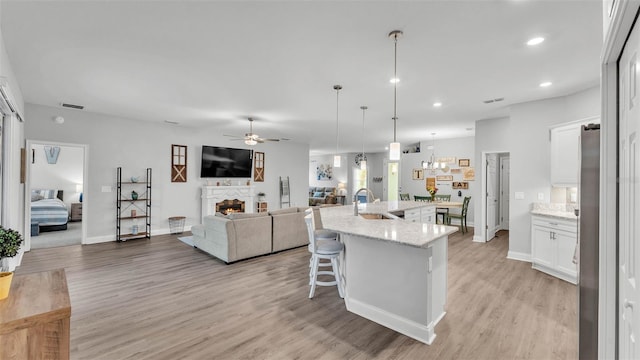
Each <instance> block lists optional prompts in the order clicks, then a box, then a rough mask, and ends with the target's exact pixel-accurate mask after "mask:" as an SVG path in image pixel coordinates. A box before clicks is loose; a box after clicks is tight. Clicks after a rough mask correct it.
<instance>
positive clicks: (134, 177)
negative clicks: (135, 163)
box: [131, 176, 140, 183]
mask: <svg viewBox="0 0 640 360" xmlns="http://www.w3.org/2000/svg"><path fill="white" fill-rule="evenodd" d="M139 179H140V177H138V176H132V177H131V182H132V183H137V182H138V180H139Z"/></svg>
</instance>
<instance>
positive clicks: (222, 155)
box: [200, 145, 253, 178]
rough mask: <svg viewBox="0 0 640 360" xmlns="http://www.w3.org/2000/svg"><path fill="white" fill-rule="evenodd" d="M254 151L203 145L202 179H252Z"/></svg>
mask: <svg viewBox="0 0 640 360" xmlns="http://www.w3.org/2000/svg"><path fill="white" fill-rule="evenodd" d="M252 155H253V151H252V150H247V149H232V148H224V147H216V146H207V145H202V163H201V166H200V177H203V178H250V177H251V162H252V161H251V160H252V158H253V156H252Z"/></svg>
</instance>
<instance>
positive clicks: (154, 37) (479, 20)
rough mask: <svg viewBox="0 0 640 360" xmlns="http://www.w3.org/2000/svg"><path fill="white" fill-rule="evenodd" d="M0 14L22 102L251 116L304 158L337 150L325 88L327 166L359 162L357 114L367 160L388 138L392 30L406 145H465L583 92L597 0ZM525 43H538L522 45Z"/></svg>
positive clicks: (36, 7)
mask: <svg viewBox="0 0 640 360" xmlns="http://www.w3.org/2000/svg"><path fill="white" fill-rule="evenodd" d="M1 15H2V19H1V21H2V31H3V37H4V39H5V42H6V46H7V51H8V53H9V57H10V59H11V62H12V66H13V70H14V72H15V73H16V76H17V78H18V81H19V83H20V85H21V90H22V92H23V95H24V98H25V101H26V102H30V103H36V104H43V105H50V106H60V103H62V102H67V103H73V104H81V105H84V106H85V111H91V112H99V113H106V114H113V115H117V116H121V117H126V118H131V119H139V120H145V121H159V122H162V121H166V120H168V121H176V122H179V125H176V126H188V127H202V128H203V129H204V130H203V131H212V132H220V133H230V134H243V133H245V132H247V131H248V121H247V120H246V119H247V117H248V116H253V117H255V118H257V120H256V121H255V123H254V131H255V132H256V133H258V134H260V135H261V136H263V137H271V138H272V137H285V138H290V139H292V141H297V142H304V143H309V144H310V148H311V153H312V154H322V153H332V152H334V151H335V148H336V142H335V116H336V93H335V91H334V90H333V85H334V84H341V85H342V86H343V90H342V91H341V92H340V142H339V143H340V145H339V151H340V152H357V151H360V150H361V149H362V130H361V124H362V111H361V110H360V106H361V105H367V106H368V107H369V110H368V111H367V114H366V134H367V140H366V142H365V149H366V151H368V152H371V151H382V150H383V149H384V146H385V145H386V144H388V143H389V142H390V141H391V140H392V136H393V130H392V129H393V125H392V121H391V117H392V116H393V84H391V83H389V79H390V78H391V77H392V75H393V41H392V40H391V39H389V38H388V37H387V34H388V33H389V32H390V31H391V30H394V29H400V30H403V31H404V37H402V38H401V39H400V40H399V41H398V77H399V78H400V79H401V82H400V83H399V85H398V118H399V120H398V140H399V141H400V142H401V143H404V144H409V143H416V142H419V141H420V140H430V139H431V135H430V134H431V133H432V132H435V133H437V135H436V138H448V137H460V136H470V135H473V130H466V129H467V128H474V127H475V121H476V120H481V119H487V118H493V117H498V116H504V115H507V114H508V105H510V104H514V103H519V102H524V101H531V100H537V99H542V98H549V97H555V96H562V95H566V94H570V93H573V92H576V91H579V90H582V89H586V88H589V87H591V86H594V85H596V84H597V83H598V81H599V54H600V47H601V43H602V41H601V39H602V25H601V24H602V3H601V1H597V0H593V1H527V0H518V1H516V0H512V1H423V2H419V1H413V2H409V1H407V2H404V1H284V2H274V1H236V2H231V1H228V2H227V1H209V2H206V1H189V2H184V1H182V2H179V1H162V2H151V1H139V2H132V1H117V2H106V1H104V2H103V1H43V2H37V1H6V0H4V1H3V2H2V13H1ZM533 36H544V37H545V38H546V41H545V42H544V43H542V44H541V45H539V46H537V47H528V46H526V45H525V42H526V41H527V40H528V39H529V38H531V37H533ZM542 81H552V82H553V85H552V86H551V87H548V88H541V87H539V86H538V84H540V83H541V82H542ZM499 97H505V100H504V101H503V102H500V103H494V104H490V105H486V104H484V103H483V100H486V99H493V98H499ZM435 101H441V102H442V103H443V106H442V107H441V108H434V107H433V106H432V104H433V103H434V102H435ZM231 144H234V143H230V145H231ZM235 144H237V143H235ZM258 146H260V145H258Z"/></svg>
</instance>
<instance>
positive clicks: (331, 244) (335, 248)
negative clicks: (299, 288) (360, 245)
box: [304, 213, 344, 299]
mask: <svg viewBox="0 0 640 360" xmlns="http://www.w3.org/2000/svg"><path fill="white" fill-rule="evenodd" d="M304 221H305V223H306V224H307V233H308V234H309V251H310V252H311V269H310V270H309V285H310V286H311V289H310V290H309V299H311V298H313V295H314V294H315V292H316V286H333V285H336V286H337V287H338V294H340V297H341V298H344V290H343V289H342V281H341V278H340V262H339V261H340V260H339V257H340V253H341V252H342V250H344V245H343V244H342V243H341V242H339V241H337V240H335V239H333V240H327V239H318V238H317V237H316V236H315V234H314V226H313V225H314V224H313V213H311V214H307V215H305V217H304ZM322 259H325V260H330V262H322V261H320V260H322ZM321 266H324V267H328V266H331V268H332V271H328V270H322V271H319V268H320V267H321ZM319 275H331V276H333V278H334V281H319V280H318V276H319Z"/></svg>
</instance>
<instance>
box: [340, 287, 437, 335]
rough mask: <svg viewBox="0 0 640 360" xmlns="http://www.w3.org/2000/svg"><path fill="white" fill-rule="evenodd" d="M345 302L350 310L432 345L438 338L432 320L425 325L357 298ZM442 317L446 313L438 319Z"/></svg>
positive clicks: (346, 299)
mask: <svg viewBox="0 0 640 360" xmlns="http://www.w3.org/2000/svg"><path fill="white" fill-rule="evenodd" d="M345 304H346V305H347V310H349V311H350V312H352V313H354V314H358V315H360V316H362V317H364V318H366V319H369V320H371V321H374V322H377V323H378V324H380V325H382V326H386V327H388V328H389V329H391V330H395V331H397V332H399V333H401V334H404V335H406V336H408V337H410V338H413V339H416V340H418V341H420V342H423V343H425V344H427V345H431V344H432V343H433V340H434V339H435V338H436V334H435V323H434V322H431V323H430V324H429V325H423V324H420V323H417V322H415V321H412V320H409V319H406V318H403V317H400V316H398V315H396V314H392V313H390V312H388V311H385V310H382V309H380V308H378V307H375V306H371V305H369V304H366V303H363V302H361V301H358V300H355V299H348V298H345ZM442 317H444V313H443V314H442V315H440V316H438V320H440V319H442Z"/></svg>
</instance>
